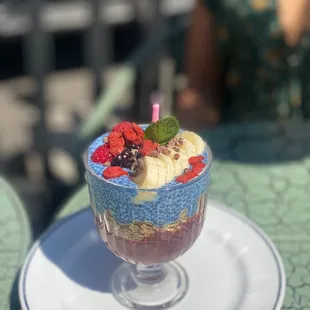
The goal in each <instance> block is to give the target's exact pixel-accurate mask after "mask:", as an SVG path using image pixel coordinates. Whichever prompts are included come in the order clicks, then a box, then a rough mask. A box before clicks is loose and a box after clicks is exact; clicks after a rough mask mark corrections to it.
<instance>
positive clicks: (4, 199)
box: [0, 176, 32, 310]
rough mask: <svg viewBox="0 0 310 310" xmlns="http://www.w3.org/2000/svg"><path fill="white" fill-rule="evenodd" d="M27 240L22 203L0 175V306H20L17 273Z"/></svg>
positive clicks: (13, 308) (6, 309)
mask: <svg viewBox="0 0 310 310" xmlns="http://www.w3.org/2000/svg"><path fill="white" fill-rule="evenodd" d="M31 241H32V235H31V231H30V224H29V221H28V217H27V215H26V212H25V206H24V205H23V203H22V201H21V200H20V198H19V197H18V195H17V194H16V192H15V191H14V189H13V188H12V187H11V186H10V184H9V183H8V182H7V181H5V180H4V178H2V177H1V176H0V274H1V277H0V309H3V310H9V309H10V310H19V309H20V307H19V303H18V294H17V275H18V271H19V269H20V267H21V265H22V263H23V261H24V259H25V256H26V253H27V251H28V249H29V246H30V244H31Z"/></svg>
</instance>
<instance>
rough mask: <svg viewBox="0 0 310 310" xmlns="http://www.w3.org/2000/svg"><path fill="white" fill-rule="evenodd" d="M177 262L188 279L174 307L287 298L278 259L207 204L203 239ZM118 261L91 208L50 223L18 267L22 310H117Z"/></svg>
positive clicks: (274, 305) (277, 304) (242, 225)
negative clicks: (114, 279)
mask: <svg viewBox="0 0 310 310" xmlns="http://www.w3.org/2000/svg"><path fill="white" fill-rule="evenodd" d="M178 261H179V262H180V263H181V264H182V265H183V267H185V269H186V270H187V272H188V276H189V280H190V288H189V291H188V293H187V295H186V297H185V298H184V299H183V300H182V301H181V302H180V303H179V304H177V305H176V306H175V307H173V308H172V309H175V310H177V309H178V310H181V309H182V310H189V309H195V310H199V309H206V310H207V309H212V310H217V309H218V310H226V309H227V310H231V309H234V310H237V309H238V310H258V309H263V310H269V309H276V310H278V309H280V308H281V305H282V302H283V298H284V293H285V273H284V267H283V263H282V260H281V258H280V255H279V253H278V251H277V250H276V248H275V246H274V245H273V243H272V242H271V240H270V239H269V238H268V237H267V236H266V235H265V234H264V233H263V232H262V231H261V230H260V229H259V228H258V227H257V226H256V225H255V224H253V223H252V222H251V221H249V220H248V219H247V218H245V217H243V216H242V215H240V214H239V213H237V212H235V211H233V210H232V209H230V208H227V207H225V206H223V205H220V204H219V203H215V202H212V201H209V203H208V210H207V216H206V224H205V226H204V229H203V231H202V233H201V236H200V237H199V239H198V240H197V242H196V243H195V245H194V246H193V247H192V249H191V250H189V251H188V252H187V253H186V254H185V255H183V256H182V257H180V258H179V259H178ZM121 262H122V261H121V260H120V259H119V258H117V257H115V256H114V255H113V254H112V253H111V252H110V251H109V250H108V249H107V248H106V247H105V245H104V243H103V242H102V241H101V239H100V237H99V235H98V234H97V230H96V228H95V225H94V220H93V217H92V214H91V211H90V210H84V211H81V212H79V213H77V214H75V215H73V216H71V217H69V218H67V219H65V220H64V221H61V222H59V223H58V224H57V225H55V226H53V227H52V228H51V229H50V230H49V231H48V232H47V233H46V234H45V235H44V236H43V237H42V238H41V239H40V240H39V241H38V242H36V243H35V244H34V246H33V248H32V250H31V251H30V253H29V255H28V258H27V260H26V263H25V265H24V267H23V269H22V272H21V277H20V282H19V296H20V301H21V305H22V308H23V310H42V309H44V310H85V309H89V310H121V309H124V308H123V307H122V306H121V305H120V304H119V303H118V302H117V301H116V300H115V299H114V298H113V296H112V295H111V293H110V287H109V279H110V277H111V275H112V273H113V271H114V270H115V268H116V267H117V266H118V265H119V264H120V263H121Z"/></svg>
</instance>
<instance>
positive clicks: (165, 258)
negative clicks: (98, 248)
mask: <svg viewBox="0 0 310 310" xmlns="http://www.w3.org/2000/svg"><path fill="white" fill-rule="evenodd" d="M204 154H205V155H206V156H205V157H206V160H207V165H206V168H205V169H204V170H203V171H202V172H201V174H200V175H199V176H197V177H196V178H195V179H193V180H191V181H189V182H188V183H185V184H179V183H172V184H171V185H168V186H164V187H162V188H157V189H137V188H133V187H130V186H128V185H127V186H126V185H119V184H115V183H113V182H111V181H110V180H106V179H104V178H101V177H99V176H98V175H97V174H96V173H94V171H93V170H92V169H91V168H90V167H89V164H88V157H87V156H85V167H86V179H87V183H88V188H89V194H90V203H91V207H92V210H93V213H94V215H95V218H96V224H97V228H98V230H99V232H100V235H101V237H102V239H103V241H104V242H105V244H106V246H107V247H108V248H109V249H110V250H111V251H112V252H113V253H114V254H115V255H117V256H119V257H120V258H122V259H123V260H124V261H125V262H124V263H123V264H121V265H120V266H119V267H118V268H117V269H116V271H115V272H114V274H113V276H112V280H111V288H112V293H113V295H114V296H115V298H116V299H117V300H118V301H119V302H120V303H121V304H123V305H124V306H126V307H128V308H132V309H158V308H160V309H166V308H169V307H171V306H173V305H175V304H176V303H177V302H179V301H180V300H181V299H182V298H183V297H184V296H185V295H186V292H187V290H188V286H189V282H188V277H187V274H186V271H185V270H184V269H183V267H182V266H181V265H179V264H178V263H176V262H173V261H174V260H175V259H176V258H178V257H179V256H180V255H182V254H184V253H185V252H186V251H187V250H188V249H189V248H190V247H191V246H192V245H193V244H194V242H195V241H196V239H197V238H198V236H199V234H200V232H201V230H202V227H203V224H204V219H205V211H206V203H207V192H208V187H209V183H210V166H211V162H212V155H211V151H210V149H209V147H208V146H206V149H205V152H204Z"/></svg>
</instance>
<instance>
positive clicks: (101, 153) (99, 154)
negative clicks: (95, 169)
mask: <svg viewBox="0 0 310 310" xmlns="http://www.w3.org/2000/svg"><path fill="white" fill-rule="evenodd" d="M112 159H113V154H111V152H110V147H109V144H108V143H105V144H103V145H101V146H99V147H98V148H97V149H96V150H95V152H93V154H92V155H91V160H92V161H93V162H94V163H98V164H105V163H106V162H108V161H111V160H112Z"/></svg>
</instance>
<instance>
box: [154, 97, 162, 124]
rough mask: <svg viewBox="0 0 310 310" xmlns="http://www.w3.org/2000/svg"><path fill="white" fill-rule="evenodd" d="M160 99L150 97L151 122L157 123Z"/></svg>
mask: <svg viewBox="0 0 310 310" xmlns="http://www.w3.org/2000/svg"><path fill="white" fill-rule="evenodd" d="M161 101H162V98H161V96H160V95H158V94H156V95H152V96H151V102H152V122H153V123H154V122H157V121H158V120H159V112H160V104H159V103H161Z"/></svg>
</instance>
